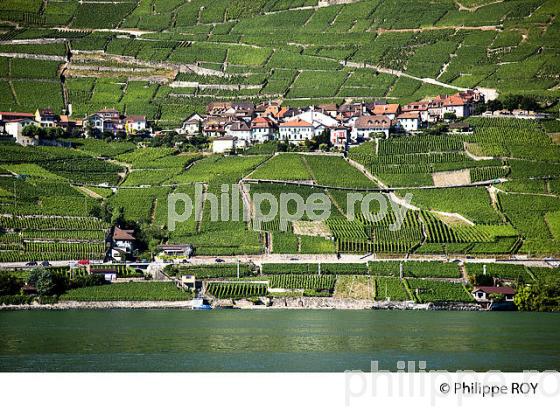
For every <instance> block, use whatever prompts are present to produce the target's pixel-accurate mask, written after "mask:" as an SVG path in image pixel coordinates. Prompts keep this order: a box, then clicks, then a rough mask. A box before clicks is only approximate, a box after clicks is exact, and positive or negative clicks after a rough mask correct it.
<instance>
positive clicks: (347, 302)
mask: <svg viewBox="0 0 560 410" xmlns="http://www.w3.org/2000/svg"><path fill="white" fill-rule="evenodd" d="M192 306H193V304H192V301H190V300H188V301H104V302H77V301H67V302H59V303H56V304H45V305H41V304H38V303H34V304H30V305H1V306H0V311H16V310H109V309H186V310H192ZM212 308H213V309H219V310H220V309H235V310H448V311H482V310H484V309H481V307H480V306H479V305H477V304H476V303H457V302H447V303H437V304H436V303H415V302H411V301H405V302H387V301H370V300H364V299H335V298H326V297H316V298H313V297H307V298H304V297H299V298H298V297H296V298H275V299H273V300H272V301H266V302H265V301H263V303H262V304H257V305H255V304H253V303H252V302H250V301H248V300H246V299H240V300H236V301H232V300H231V299H222V300H217V301H215V303H213V304H212Z"/></svg>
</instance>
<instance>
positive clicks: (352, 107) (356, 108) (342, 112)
mask: <svg viewBox="0 0 560 410" xmlns="http://www.w3.org/2000/svg"><path fill="white" fill-rule="evenodd" d="M364 110H365V106H364V105H363V104H360V103H355V104H342V105H341V106H340V107H338V114H337V116H338V117H340V119H341V120H348V119H350V118H354V117H359V116H361V115H362V114H364Z"/></svg>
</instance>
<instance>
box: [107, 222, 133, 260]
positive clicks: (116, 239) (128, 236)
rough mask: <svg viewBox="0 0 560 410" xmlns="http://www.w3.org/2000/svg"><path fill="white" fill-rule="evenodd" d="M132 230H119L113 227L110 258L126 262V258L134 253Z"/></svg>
mask: <svg viewBox="0 0 560 410" xmlns="http://www.w3.org/2000/svg"><path fill="white" fill-rule="evenodd" d="M135 241H136V238H135V237H134V230H132V229H121V228H119V227H118V226H115V228H114V229H113V236H112V245H111V257H112V258H113V259H115V260H117V261H123V260H126V256H127V255H130V254H131V253H132V252H133V251H134V242H135Z"/></svg>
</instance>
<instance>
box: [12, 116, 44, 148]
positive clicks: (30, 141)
mask: <svg viewBox="0 0 560 410" xmlns="http://www.w3.org/2000/svg"><path fill="white" fill-rule="evenodd" d="M29 125H34V126H36V127H38V126H39V125H40V124H39V123H38V122H37V121H35V120H33V119H30V118H25V119H19V120H8V121H6V122H5V123H4V132H5V133H6V134H8V135H10V136H11V137H12V138H14V139H15V140H16V143H17V144H19V145H23V146H28V145H38V144H39V140H38V139H37V138H35V137H34V136H25V135H23V129H24V128H25V127H27V126H29Z"/></svg>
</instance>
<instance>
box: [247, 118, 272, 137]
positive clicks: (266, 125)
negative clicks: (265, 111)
mask: <svg viewBox="0 0 560 410" xmlns="http://www.w3.org/2000/svg"><path fill="white" fill-rule="evenodd" d="M275 137H276V125H275V124H274V122H273V121H272V120H271V119H270V118H267V117H257V118H255V119H254V120H253V121H251V140H252V141H255V142H266V141H271V140H273V139H275Z"/></svg>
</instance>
